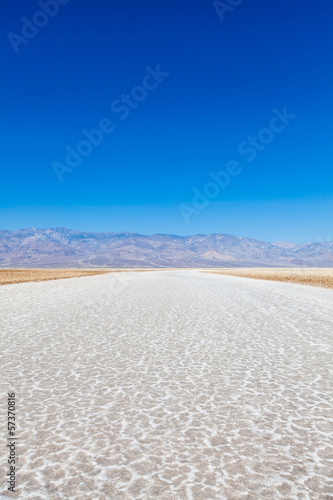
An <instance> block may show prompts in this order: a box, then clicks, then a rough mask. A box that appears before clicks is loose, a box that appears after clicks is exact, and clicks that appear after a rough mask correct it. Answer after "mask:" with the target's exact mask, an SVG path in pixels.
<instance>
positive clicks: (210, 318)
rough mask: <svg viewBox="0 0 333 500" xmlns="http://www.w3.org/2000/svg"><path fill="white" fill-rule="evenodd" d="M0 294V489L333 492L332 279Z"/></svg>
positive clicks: (118, 279)
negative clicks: (11, 423) (12, 407)
mask: <svg viewBox="0 0 333 500" xmlns="http://www.w3.org/2000/svg"><path fill="white" fill-rule="evenodd" d="M0 301H1V316H0V332H1V335H0V353H1V362H0V366H1V378H0V389H1V394H2V395H3V398H2V408H3V411H2V413H1V414H2V415H3V419H4V420H3V425H5V418H6V414H5V403H6V398H5V397H4V395H5V394H7V392H15V394H16V401H17V410H16V412H17V433H16V436H17V453H18V465H17V487H18V489H17V493H16V494H15V495H13V494H12V493H10V492H8V491H6V482H5V481H6V479H5V478H6V474H7V473H8V466H7V456H8V453H7V448H6V446H5V445H4V444H3V446H1V448H0V472H1V477H2V483H1V485H0V488H1V489H0V497H1V498H6V499H7V498H14V497H15V498H19V499H24V500H49V499H52V500H53V499H55V500H56V499H69V500H71V499H75V500H110V499H112V500H113V499H115V500H132V499H133V500H134V499H139V500H140V499H141V500H147V499H148V500H149V499H152V500H154V499H160V500H182V499H183V500H187V499H188V500H202V499H205V500H236V499H237V500H238V499H244V500H261V499H268V500H275V499H276V500H285V499H288V500H298V499H302V500H314V499H318V500H320V499H322V500H324V499H325V500H326V499H329V498H333V489H332V482H331V478H332V452H333V446H332V443H333V439H332V438H333V418H332V350H333V349H332V347H333V342H332V340H333V339H332V333H333V317H332V310H333V293H332V291H331V290H328V289H324V288H320V287H310V286H301V285H298V284H293V283H284V282H276V281H264V280H254V279H244V278H240V277H235V276H226V275H215V274H209V273H202V272H198V271H188V270H186V271H184V270H183V271H163V272H160V271H154V272H149V271H148V272H142V273H135V272H126V273H124V272H119V273H118V272H113V273H108V274H102V275H97V276H85V277H81V278H72V279H64V280H62V279H58V280H53V281H44V282H31V283H19V284H16V285H15V286H13V285H3V286H2V287H0ZM3 430H4V427H3Z"/></svg>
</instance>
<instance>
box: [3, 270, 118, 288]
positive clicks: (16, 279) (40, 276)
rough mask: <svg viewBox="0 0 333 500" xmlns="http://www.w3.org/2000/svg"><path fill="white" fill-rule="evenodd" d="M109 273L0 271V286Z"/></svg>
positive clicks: (84, 271)
mask: <svg viewBox="0 0 333 500" xmlns="http://www.w3.org/2000/svg"><path fill="white" fill-rule="evenodd" d="M107 272H110V271H107V270H105V271H101V270H95V269H94V270H92V269H91V270H89V271H88V270H86V269H0V285H9V284H11V283H25V282H28V281H48V280H59V279H64V278H78V277H80V276H94V275H96V274H105V273H107Z"/></svg>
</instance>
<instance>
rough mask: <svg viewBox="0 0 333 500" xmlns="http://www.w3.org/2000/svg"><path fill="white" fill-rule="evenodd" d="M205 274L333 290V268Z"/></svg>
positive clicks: (247, 270) (231, 271) (245, 270)
mask: <svg viewBox="0 0 333 500" xmlns="http://www.w3.org/2000/svg"><path fill="white" fill-rule="evenodd" d="M204 272H208V273H214V274H225V275H228V276H238V277H239V278H252V279H257V280H270V281H286V282H290V283H299V284H301V285H310V286H320V287H323V288H333V268H325V269H320V268H298V269H289V268H287V269H286V268H281V269H276V268H242V269H239V268H237V269H234V268H232V269H211V270H207V271H204Z"/></svg>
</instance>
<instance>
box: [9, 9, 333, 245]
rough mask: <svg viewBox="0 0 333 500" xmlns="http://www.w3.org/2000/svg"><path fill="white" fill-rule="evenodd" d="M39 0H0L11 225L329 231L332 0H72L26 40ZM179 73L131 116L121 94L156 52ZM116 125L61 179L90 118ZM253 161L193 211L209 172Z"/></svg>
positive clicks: (330, 234)
mask: <svg viewBox="0 0 333 500" xmlns="http://www.w3.org/2000/svg"><path fill="white" fill-rule="evenodd" d="M38 10H41V9H40V7H39V6H38V3H37V2H35V1H32V0H3V1H2V15H1V18H0V28H1V40H2V41H1V59H2V75H3V76H2V78H1V80H0V89H1V110H2V120H1V125H0V126H1V146H0V158H1V165H2V168H1V186H2V189H1V200H0V227H1V228H2V229H18V228H22V227H55V226H66V227H70V228H75V229H81V230H92V231H121V230H128V231H133V232H141V233H146V234H149V233H154V232H163V233H164V232H168V233H176V234H183V235H184V234H194V233H211V232H216V233H231V234H235V235H239V236H251V237H255V238H259V239H264V240H269V241H275V240H290V241H295V242H306V241H310V240H312V241H316V240H327V239H330V240H331V239H333V224H332V214H333V201H332V184H333V182H332V181H333V168H332V167H333V151H332V139H333V125H332V124H333V121H332V116H333V94H332V88H333V70H332V60H333V57H332V56H333V30H332V21H333V2H331V1H330V0H293V1H292V2H290V0H271V1H269V2H267V0H244V1H243V2H242V3H241V4H240V5H239V6H238V7H236V8H235V9H234V11H233V12H228V13H226V15H225V19H224V21H223V22H221V20H220V19H219V16H218V14H217V12H216V10H215V9H214V7H213V4H212V2H210V1H204V0H182V1H181V2H180V1H179V0H158V1H156V0H122V1H121V2H112V1H110V0H81V1H79V0H71V1H70V2H69V3H68V4H67V5H61V6H59V12H58V14H57V15H56V16H55V17H54V18H52V19H49V22H48V24H47V25H46V26H45V27H43V28H40V29H39V32H38V33H37V35H36V36H35V37H34V38H32V39H31V40H30V41H29V42H28V43H27V44H21V45H20V46H19V51H18V53H17V54H16V53H15V52H14V50H13V48H12V46H11V44H10V42H9V40H8V38H7V34H8V33H9V32H14V33H17V34H20V33H21V30H22V26H23V22H22V20H21V18H22V17H23V16H26V17H27V18H28V19H30V20H31V19H32V17H33V15H34V14H35V12H36V11H38ZM157 64H160V67H161V70H162V71H165V72H168V73H170V75H169V76H168V77H167V78H165V79H164V81H163V82H162V83H161V84H160V85H158V87H157V88H156V89H155V90H152V91H150V92H149V93H148V95H147V97H146V99H145V100H143V101H142V102H140V103H139V104H138V106H137V108H136V109H133V110H131V112H130V115H129V116H128V118H126V119H125V120H120V118H119V114H118V115H116V114H114V113H113V112H112V111H111V109H110V105H111V103H112V102H113V101H114V100H115V99H117V98H119V97H120V96H121V94H123V93H129V92H130V91H131V89H132V88H133V87H135V86H137V85H140V84H141V82H142V79H143V77H144V76H145V74H146V69H145V68H146V66H147V65H149V66H151V67H152V68H155V67H156V65H157ZM283 106H287V109H288V112H290V113H292V114H295V115H296V118H295V119H294V120H292V121H291V123H290V125H288V126H287V127H286V128H285V129H284V130H283V131H282V132H281V133H277V134H276V135H275V137H274V139H273V140H272V142H271V143H270V144H267V146H266V147H265V149H264V150H263V151H261V152H258V154H257V156H256V158H255V160H254V161H252V162H250V163H249V162H247V161H246V156H243V157H242V156H241V155H239V153H238V152H237V147H238V145H239V144H240V143H241V142H242V141H244V140H247V137H248V136H249V135H251V134H252V135H256V134H257V133H258V131H259V130H260V129H262V128H263V127H267V126H268V124H269V122H270V119H271V117H272V116H273V114H272V109H273V108H277V109H280V110H282V108H283ZM104 117H108V118H110V119H112V120H114V124H115V127H116V128H115V131H114V132H113V133H112V134H110V135H108V136H105V138H104V140H103V142H102V144H101V145H100V146H98V147H96V148H94V149H93V151H92V153H91V154H90V155H89V156H87V157H85V158H84V159H83V161H82V163H81V164H80V165H79V166H78V167H77V168H76V169H75V170H74V171H73V172H72V173H69V174H65V175H64V177H63V182H61V183H60V182H59V181H58V179H57V177H56V175H55V172H54V171H53V169H52V166H51V164H52V162H54V161H58V162H62V163H64V159H65V156H66V151H65V147H66V146H67V145H70V146H72V147H75V146H76V145H77V143H78V142H79V141H80V140H81V139H83V136H82V133H81V131H82V130H83V129H88V130H90V129H93V128H95V127H96V126H97V125H98V123H99V121H100V120H101V119H102V118H104ZM233 159H235V160H238V161H239V162H240V163H241V166H242V169H243V170H242V172H241V173H240V174H239V175H238V176H236V177H234V178H232V179H231V182H230V184H229V185H228V186H227V187H226V188H225V189H221V192H220V193H219V195H218V196H217V197H215V198H214V199H212V200H211V202H210V203H209V205H208V206H207V208H205V209H203V210H200V213H199V214H196V215H193V216H192V217H191V219H190V223H189V224H186V223H185V221H184V219H183V218H182V216H181V213H180V211H179V208H178V207H179V204H180V203H186V204H191V202H192V200H193V188H197V189H198V190H200V191H202V190H203V188H204V186H205V185H206V183H207V182H209V181H210V180H211V179H210V178H209V172H210V171H215V172H217V171H219V170H221V169H224V168H225V165H226V163H227V162H228V161H229V160H233Z"/></svg>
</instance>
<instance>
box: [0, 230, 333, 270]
mask: <svg viewBox="0 0 333 500" xmlns="http://www.w3.org/2000/svg"><path fill="white" fill-rule="evenodd" d="M267 266H269V267H272V266H276V267H300V266H308V267H333V242H318V243H307V244H304V245H300V244H296V243H290V242H284V241H278V242H275V243H269V242H265V241H259V240H255V239H252V238H241V237H237V236H231V235H228V234H196V235H192V236H177V235H173V234H153V235H151V236H147V235H142V234H137V233H128V232H121V233H113V232H108V233H93V232H84V231H75V230H72V229H66V228H50V229H35V228H30V229H21V230H18V231H5V230H0V268H20V267H22V268H34V267H41V268H44V267H79V268H80V267H120V268H122V267H124V268H126V267H142V268H148V267H267Z"/></svg>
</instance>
